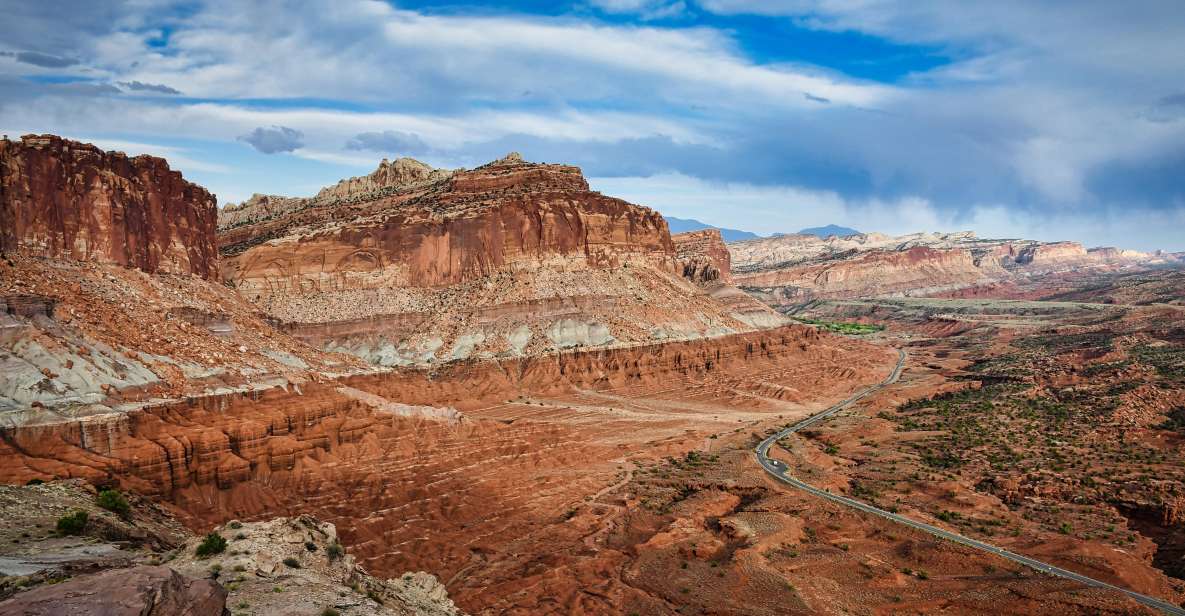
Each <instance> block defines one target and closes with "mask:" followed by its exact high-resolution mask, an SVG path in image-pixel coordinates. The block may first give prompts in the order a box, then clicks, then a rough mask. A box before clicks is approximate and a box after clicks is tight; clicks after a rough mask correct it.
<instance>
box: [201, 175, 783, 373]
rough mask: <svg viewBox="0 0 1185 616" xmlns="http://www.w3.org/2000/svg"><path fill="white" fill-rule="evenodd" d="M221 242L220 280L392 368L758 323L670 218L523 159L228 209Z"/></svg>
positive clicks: (342, 347) (314, 340) (341, 347)
mask: <svg viewBox="0 0 1185 616" xmlns="http://www.w3.org/2000/svg"><path fill="white" fill-rule="evenodd" d="M219 243H220V245H221V246H222V252H223V255H224V256H225V259H224V265H223V275H224V276H225V277H226V279H227V280H228V281H229V282H230V283H231V284H233V285H234V287H235V288H236V289H237V290H238V292H239V293H240V294H241V295H242V296H243V297H244V298H246V299H248V300H250V301H252V302H254V303H255V304H256V305H257V306H259V307H260V309H262V310H263V311H264V312H265V313H267V314H268V315H269V316H270V317H271V318H273V319H274V320H275V322H276V324H277V326H278V327H279V328H281V329H282V330H284V331H286V332H288V333H290V334H292V335H294V336H297V337H298V338H300V339H302V340H305V341H307V342H309V343H311V344H314V345H316V346H319V347H321V348H323V349H326V350H333V351H345V352H349V353H353V354H355V355H358V356H360V357H363V358H365V359H367V360H369V361H371V362H374V363H377V364H380V365H397V364H416V363H424V362H430V361H441V360H450V359H460V358H466V357H495V356H504V355H525V354H534V353H539V352H548V351H554V350H557V349H564V348H574V347H582V346H614V345H622V344H637V343H645V342H649V341H653V340H664V339H670V338H676V339H681V338H693V337H698V336H705V335H718V334H725V333H730V332H737V331H746V330H749V329H752V328H753V327H755V320H754V319H752V318H750V317H749V315H748V312H749V310H747V309H746V310H744V311H736V310H733V309H732V308H731V307H730V305H729V303H728V302H722V301H720V300H718V299H717V298H715V297H713V295H712V293H711V292H710V291H708V290H705V289H703V288H700V287H699V286H697V285H696V284H695V283H694V282H693V281H691V280H688V279H685V278H683V277H682V276H681V275H680V274H681V273H682V265H681V263H680V262H679V260H678V258H677V255H676V251H675V246H674V244H673V243H672V241H671V236H670V232H669V231H668V229H667V225H666V222H665V221H664V220H663V218H662V216H661V215H659V214H658V213H657V212H655V211H653V210H651V209H649V208H645V207H640V206H636V205H633V204H630V203H627V202H625V201H622V200H620V199H614V198H611V197H606V196H604V195H601V194H600V193H596V192H593V191H591V190H589V187H588V183H587V182H586V181H585V179H584V177H583V175H582V174H581V172H580V170H579V169H578V168H576V167H571V166H567V165H556V164H536V163H528V162H524V161H523V160H522V158H521V157H519V156H518V155H516V154H512V155H510V156H507V157H506V158H503V159H501V160H498V161H494V162H492V163H490V164H487V165H484V166H482V167H478V168H476V169H472V170H457V171H442V170H433V169H430V168H429V167H427V166H426V165H423V164H422V163H418V162H415V161H411V160H410V159H400V160H397V161H395V162H394V163H390V162H385V161H384V163H383V164H381V165H380V166H379V168H378V169H377V170H376V171H375V172H374V173H372V174H370V175H368V176H363V177H361V178H352V179H349V180H345V181H343V182H341V183H339V184H337V185H336V186H333V187H330V188H327V189H325V190H323V191H321V193H319V194H318V195H317V196H316V197H313V198H309V199H303V200H295V201H290V200H279V199H278V198H275V197H269V198H266V199H264V198H257V199H253V201H252V202H251V203H248V204H245V205H242V206H236V207H235V208H233V209H230V210H228V211H226V212H224V214H223V220H222V231H221V233H220V235H219ZM764 313H765V316H770V315H771V314H772V313H769V311H764Z"/></svg>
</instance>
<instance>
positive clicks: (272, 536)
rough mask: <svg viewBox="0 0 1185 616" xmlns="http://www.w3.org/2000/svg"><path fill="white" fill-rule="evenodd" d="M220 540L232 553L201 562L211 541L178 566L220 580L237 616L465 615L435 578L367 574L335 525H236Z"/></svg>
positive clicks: (189, 547) (282, 521)
mask: <svg viewBox="0 0 1185 616" xmlns="http://www.w3.org/2000/svg"><path fill="white" fill-rule="evenodd" d="M214 533H215V534H217V535H218V536H221V537H223V538H225V539H226V540H227V542H228V544H227V548H226V550H225V551H224V552H222V553H220V554H215V555H212V556H207V557H199V556H197V555H196V551H197V548H198V546H199V545H201V543H202V541H204V540H205V539H204V538H202V537H195V538H194V539H192V540H190V542H189V543H187V544H186V546H185V548H184V549H183V550H182V551H181V555H180V556H178V557H177V558H176V560H174V561H172V562H171V563H170V565H171V566H173V567H175V568H176V569H178V570H179V571H181V572H184V573H186V574H189V575H192V576H203V575H209V576H213V577H215V578H217V579H218V580H219V581H221V582H222V583H224V584H225V585H226V588H227V589H228V590H229V592H230V595H229V599H228V604H229V605H230V606H231V607H233V608H235V609H243V610H247V609H249V610H250V611H252V612H254V613H259V614H291V615H293V616H296V615H304V614H308V615H309V616H320V615H321V614H322V613H324V612H325V611H326V610H329V609H334V610H338V611H339V612H341V613H346V614H360V615H368V616H369V615H373V616H394V615H400V616H402V615H413V614H414V615H417V616H458V615H460V614H461V611H460V610H458V609H457V607H456V606H455V605H453V602H452V601H451V600H450V599H449V597H448V592H447V591H446V590H445V588H444V586H443V585H441V584H440V583H439V582H438V581H437V580H436V578H435V577H434V576H432V575H431V574H428V573H423V572H417V573H406V574H404V575H403V576H401V577H398V578H394V579H390V580H383V579H379V578H375V577H372V576H371V575H369V574H367V573H366V571H365V570H363V569H362V568H361V567H359V566H358V564H357V562H356V561H355V560H354V557H353V556H351V555H349V554H346V553H345V548H343V547H342V545H341V543H340V542H339V540H338V536H337V531H336V529H335V528H334V526H333V524H328V523H323V522H318V521H317V520H316V519H315V518H313V517H311V516H307V515H306V516H300V517H296V518H276V519H274V520H270V521H267V522H246V523H240V522H230V523H228V524H227V525H225V526H223V527H222V528H219V529H216V530H215V531H214Z"/></svg>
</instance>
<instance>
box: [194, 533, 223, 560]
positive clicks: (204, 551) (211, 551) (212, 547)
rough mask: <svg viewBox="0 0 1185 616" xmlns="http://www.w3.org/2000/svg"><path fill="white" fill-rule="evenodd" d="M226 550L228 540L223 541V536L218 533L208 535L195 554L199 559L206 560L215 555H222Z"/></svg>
mask: <svg viewBox="0 0 1185 616" xmlns="http://www.w3.org/2000/svg"><path fill="white" fill-rule="evenodd" d="M225 549H226V539H223V538H222V535H219V534H218V533H210V534H208V535H206V538H205V539H202V542H201V543H200V544H199V545H198V546H197V549H196V550H194V554H197V556H198V558H206V557H208V556H213V555H215V554H221V553H222V552H223V550H225Z"/></svg>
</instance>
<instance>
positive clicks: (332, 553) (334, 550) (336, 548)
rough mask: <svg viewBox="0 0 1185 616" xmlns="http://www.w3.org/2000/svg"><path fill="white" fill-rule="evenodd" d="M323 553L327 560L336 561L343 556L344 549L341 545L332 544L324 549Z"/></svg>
mask: <svg viewBox="0 0 1185 616" xmlns="http://www.w3.org/2000/svg"><path fill="white" fill-rule="evenodd" d="M325 553H326V554H328V555H329V560H337V559H339V558H341V557H342V556H345V554H346V549H345V548H343V547H342V544H340V543H336V542H334V543H331V544H329V547H327V548H325Z"/></svg>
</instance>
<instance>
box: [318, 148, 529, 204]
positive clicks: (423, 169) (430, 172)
mask: <svg viewBox="0 0 1185 616" xmlns="http://www.w3.org/2000/svg"><path fill="white" fill-rule="evenodd" d="M520 160H521V157H520ZM450 175H452V172H451V171H447V170H444V169H433V168H432V167H431V166H430V165H426V164H424V163H422V162H420V161H418V160H416V159H414V158H397V159H395V161H394V162H389V161H388V160H387V159H385V158H384V159H383V161H382V162H381V163H379V167H378V169H375V170H374V171H372V172H371V173H370V174H369V175H364V176H360V177H354V178H348V179H345V180H342V181H340V182H338V183H337V184H334V185H333V186H328V187H326V188H323V189H321V192H318V193H317V196H316V197H315V199H316V200H320V201H326V200H333V199H351V198H365V197H375V196H378V194H379V193H381V192H382V191H388V190H394V189H398V188H403V187H407V186H413V185H416V184H421V183H426V182H432V181H437V180H443V179H445V178H447V177H449V176H450Z"/></svg>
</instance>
